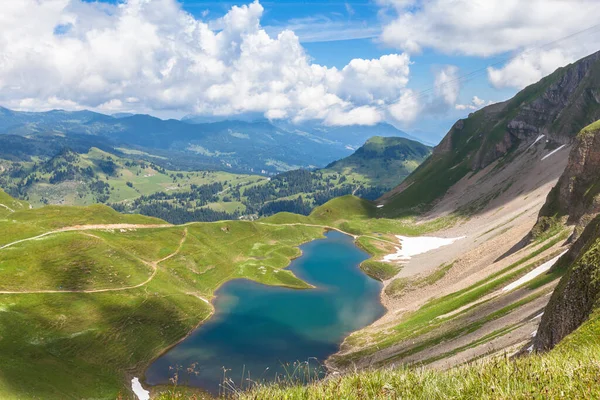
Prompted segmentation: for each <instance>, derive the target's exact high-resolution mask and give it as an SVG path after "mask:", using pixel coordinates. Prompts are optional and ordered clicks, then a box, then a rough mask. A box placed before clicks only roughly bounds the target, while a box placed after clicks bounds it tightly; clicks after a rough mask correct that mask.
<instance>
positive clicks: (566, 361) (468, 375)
mask: <svg viewBox="0 0 600 400" xmlns="http://www.w3.org/2000/svg"><path fill="white" fill-rule="evenodd" d="M599 331H600V314H599V313H596V314H594V315H593V316H592V317H591V318H590V320H589V321H588V322H586V323H585V325H583V326H582V327H581V328H579V329H578V330H577V331H576V332H575V333H573V334H572V335H571V336H569V337H567V338H566V339H565V340H564V341H563V342H562V343H561V344H560V345H559V346H558V347H557V348H555V349H554V350H553V351H551V352H550V353H547V354H542V355H530V356H524V357H520V358H517V359H514V360H513V359H510V358H509V357H508V356H509V355H507V356H505V357H498V358H494V359H491V360H485V361H479V362H474V363H472V364H469V365H465V366H462V367H458V368H454V369H451V370H448V371H436V370H432V369H409V368H391V369H390V368H383V369H378V370H372V371H362V372H355V373H350V374H348V375H343V376H338V377H332V378H331V379H328V380H326V381H324V382H317V383H314V384H311V385H308V386H292V387H286V385H285V384H283V385H281V386H276V385H273V386H264V387H259V388H258V389H256V390H254V391H251V392H249V393H242V394H241V396H240V398H241V399H248V400H249V399H289V400H296V399H298V400H322V399H352V400H354V399H356V400H359V399H364V400H366V399H369V400H371V399H381V400H383V399H440V400H442V399H465V400H466V399H509V398H514V399H559V398H565V399H597V398H598V381H597V379H598V374H600V363H599V361H600V356H599V354H600V339H599V338H600V336H599V335H598V332H599ZM176 398H179V397H177V396H176V395H173V396H170V395H165V396H164V397H162V398H161V399H162V400H169V399H176Z"/></svg>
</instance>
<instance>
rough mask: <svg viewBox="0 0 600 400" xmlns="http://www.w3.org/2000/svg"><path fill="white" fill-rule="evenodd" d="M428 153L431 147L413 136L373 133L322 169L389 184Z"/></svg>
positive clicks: (386, 185) (405, 174)
mask: <svg viewBox="0 0 600 400" xmlns="http://www.w3.org/2000/svg"><path fill="white" fill-rule="evenodd" d="M430 154H431V147H429V146H425V145H423V144H421V143H419V142H415V141H413V140H409V139H404V138H399V137H381V136H375V137H372V138H370V139H369V140H367V142H366V143H365V144H364V145H363V146H362V147H361V148H359V149H358V150H356V152H354V154H352V155H351V156H348V157H346V158H344V159H342V160H339V161H336V162H334V163H331V164H330V165H328V166H327V167H326V168H325V170H324V171H334V172H337V173H339V174H342V175H343V176H346V177H352V176H353V175H358V176H362V177H365V178H367V179H368V180H369V181H371V182H377V186H382V187H389V188H391V187H394V186H396V185H398V184H399V183H400V182H402V181H403V180H404V179H405V178H406V177H407V176H408V175H409V174H410V173H411V172H412V171H414V170H415V169H416V168H417V167H418V166H419V165H420V164H421V163H422V162H423V161H425V159H426V158H427V157H429V155H430Z"/></svg>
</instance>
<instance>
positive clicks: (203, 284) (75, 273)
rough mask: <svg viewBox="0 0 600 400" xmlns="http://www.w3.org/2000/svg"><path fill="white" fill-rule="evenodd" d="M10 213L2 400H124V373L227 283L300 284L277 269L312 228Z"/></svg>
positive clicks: (4, 234)
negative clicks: (121, 399)
mask: <svg viewBox="0 0 600 400" xmlns="http://www.w3.org/2000/svg"><path fill="white" fill-rule="evenodd" d="M0 198H1V199H2V204H8V205H11V206H15V204H19V202H15V201H14V200H12V199H11V198H10V197H9V196H7V195H6V194H4V193H3V192H0ZM9 212H10V215H9V216H8V218H6V217H0V232H1V235H0V275H1V278H0V280H1V281H2V284H1V285H0V354H1V355H2V357H0V371H2V373H1V374H0V398H2V399H24V398H26V399H29V398H44V399H65V398H73V399H75V398H77V399H79V398H106V399H114V398H117V397H118V396H119V394H122V395H125V396H128V395H127V393H128V392H127V390H126V389H124V387H125V386H127V384H128V382H127V379H126V378H127V377H128V376H130V374H136V375H142V374H143V370H144V368H145V367H146V366H147V365H148V363H149V362H150V361H151V360H152V359H153V358H155V357H156V356H158V355H159V354H160V352H162V351H163V350H164V349H165V348H167V347H168V346H170V345H172V344H174V343H176V342H177V341H178V340H180V339H181V338H182V337H184V336H185V335H186V334H187V333H188V332H190V331H191V330H192V329H193V328H194V327H195V326H196V325H197V324H198V323H200V322H201V321H203V320H204V319H206V318H208V317H209V316H210V315H211V313H212V309H211V306H210V305H209V304H207V302H206V300H210V298H211V297H212V296H213V293H214V291H215V290H216V289H217V288H218V287H219V286H220V285H221V284H223V283H224V282H226V281H227V280H230V279H235V278H247V279H252V280H255V281H258V282H262V283H265V284H270V285H285V286H289V287H296V288H306V287H308V286H307V284H306V283H304V282H303V281H301V280H299V279H298V278H296V277H295V276H294V275H293V274H292V273H291V272H288V271H286V270H285V269H283V268H285V267H286V266H287V265H288V264H289V262H290V260H291V259H292V258H294V257H297V256H298V255H299V253H300V252H299V250H298V248H297V246H298V245H299V244H302V243H304V242H307V241H310V240H312V239H315V238H318V237H321V236H322V232H323V229H322V228H318V227H304V226H295V227H290V226H271V225H263V224H257V223H254V222H245V221H226V222H219V223H210V224H190V225H187V226H170V225H167V224H164V222H162V221H160V220H156V219H153V218H148V217H142V216H134V215H121V214H118V213H117V212H115V211H114V210H111V209H110V208H108V207H106V206H92V207H64V206H63V207H42V208H38V209H33V210H30V209H28V208H23V209H21V210H19V211H16V210H15V211H14V212H13V211H9ZM83 224H88V225H86V226H81V225H83ZM89 224H93V225H92V226H90V225H89ZM114 224H118V225H114ZM74 225H80V226H79V227H74V228H71V227H72V226H74ZM57 229H58V231H56V230H57ZM65 229H66V230H65ZM40 235H41V236H40ZM256 243H261V246H256Z"/></svg>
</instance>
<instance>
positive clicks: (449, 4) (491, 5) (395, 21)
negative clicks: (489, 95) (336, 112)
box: [378, 0, 600, 88]
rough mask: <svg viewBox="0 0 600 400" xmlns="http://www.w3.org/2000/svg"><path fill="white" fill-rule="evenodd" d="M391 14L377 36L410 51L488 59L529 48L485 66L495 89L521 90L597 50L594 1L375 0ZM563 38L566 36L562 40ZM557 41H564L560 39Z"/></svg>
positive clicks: (598, 8) (599, 38)
mask: <svg viewBox="0 0 600 400" xmlns="http://www.w3.org/2000/svg"><path fill="white" fill-rule="evenodd" d="M378 3H379V4H380V5H381V6H382V7H384V9H387V10H388V11H389V12H391V14H392V15H393V18H392V20H391V21H390V22H389V23H387V24H386V25H385V27H384V29H383V32H382V34H381V40H382V41H383V42H384V43H386V44H388V45H391V46H394V47H396V48H399V49H403V50H405V51H407V52H409V53H417V52H420V51H422V50H423V49H424V48H430V49H434V50H436V51H441V52H443V53H447V54H462V55H469V56H482V57H489V56H493V55H498V54H504V53H506V52H519V51H523V50H527V49H534V48H537V47H539V46H540V45H545V44H548V43H549V42H553V41H555V42H554V43H552V45H551V46H549V47H546V48H545V49H544V50H542V51H529V52H527V53H526V54H525V55H524V56H522V57H518V58H517V59H515V60H513V61H511V62H509V63H508V64H507V65H506V66H505V67H503V68H498V69H495V68H490V70H489V71H488V72H489V79H490V81H491V83H492V84H494V85H495V86H497V87H506V86H510V87H517V88H521V87H523V86H525V85H527V84H530V83H533V82H535V81H537V80H539V79H540V78H541V77H543V76H545V75H547V74H548V73H550V72H552V71H554V70H555V69H556V68H557V67H559V66H561V65H564V64H565V63H567V62H571V61H574V60H577V59H579V58H581V57H583V56H585V55H587V54H590V53H592V52H594V51H597V50H598V46H597V43H598V42H599V41H600V33H599V32H598V30H596V31H595V32H586V33H583V34H580V35H578V36H577V37H573V38H568V37H569V36H570V35H572V34H573V33H576V32H579V31H581V30H582V29H584V28H586V27H592V26H595V25H596V24H597V15H598V14H599V13H600V3H599V2H598V1H597V0H530V1H521V0H485V1H483V0H481V1H473V0H431V1H425V0H378ZM565 38H567V39H565ZM559 39H565V40H560V41H557V40H559Z"/></svg>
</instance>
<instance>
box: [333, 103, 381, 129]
mask: <svg viewBox="0 0 600 400" xmlns="http://www.w3.org/2000/svg"><path fill="white" fill-rule="evenodd" d="M382 119H383V115H382V113H381V111H379V110H378V109H377V108H375V107H370V106H362V107H357V108H353V109H352V110H350V111H343V110H339V109H333V110H332V112H330V113H329V115H327V118H326V119H325V125H332V126H348V125H375V124H376V123H378V122H381V120H382Z"/></svg>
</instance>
